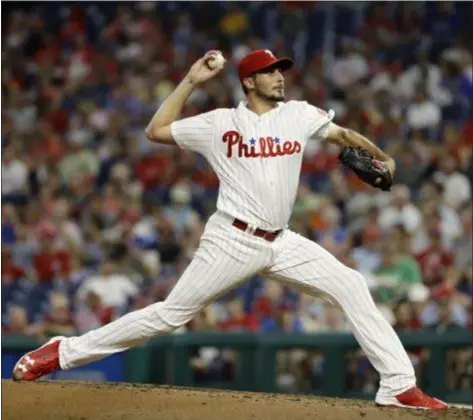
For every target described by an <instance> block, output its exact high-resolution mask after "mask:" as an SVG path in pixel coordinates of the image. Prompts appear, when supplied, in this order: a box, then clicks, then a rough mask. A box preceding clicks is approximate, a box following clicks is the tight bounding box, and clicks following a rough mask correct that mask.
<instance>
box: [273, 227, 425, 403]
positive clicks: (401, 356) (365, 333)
mask: <svg viewBox="0 0 473 420" xmlns="http://www.w3.org/2000/svg"><path fill="white" fill-rule="evenodd" d="M270 276H271V278H273V279H275V280H279V281H283V282H285V283H286V284H291V285H293V286H294V287H295V288H297V289H299V290H301V291H303V292H305V293H308V294H312V295H317V296H322V297H323V298H325V299H326V300H328V301H331V302H332V303H336V304H338V305H339V306H340V307H341V308H342V309H343V311H344V313H345V315H346V317H347V319H348V321H349V323H350V325H351V327H352V331H353V334H354V335H355V337H356V339H357V340H358V343H359V344H360V346H361V348H362V349H363V351H364V352H365V354H366V356H367V357H368V358H369V360H370V361H371V363H372V364H373V366H374V367H375V369H376V370H377V371H378V372H379V373H380V376H381V383H380V389H379V391H378V394H380V395H389V396H393V395H398V394H399V393H402V392H404V391H406V390H408V389H409V388H412V387H413V386H415V382H416V378H415V373H414V368H413V367H412V363H411V361H410V359H409V356H408V355H407V353H406V351H405V350H404V347H403V346H402V343H401V341H400V340H399V337H398V336H397V334H396V333H395V331H394V330H393V329H392V327H391V326H390V325H389V323H388V322H387V321H386V319H385V318H384V316H383V315H382V314H381V312H380V311H379V310H378V308H377V307H376V305H375V303H374V301H373V299H372V297H371V294H370V292H369V290H368V286H367V284H366V281H365V279H364V278H363V276H362V275H361V274H360V273H358V272H356V271H354V270H352V269H350V268H348V267H346V266H345V265H343V264H342V263H341V262H339V261H338V260H337V259H336V258H335V257H334V256H333V255H331V254H330V253H329V252H328V251H326V250H325V249H324V248H322V247H321V246H320V245H317V244H316V243H314V242H312V241H310V240H308V239H306V238H304V237H302V236H300V235H297V234H296V233H294V232H291V231H287V232H285V233H284V236H283V237H282V238H281V241H280V242H279V244H278V250H277V252H276V258H275V260H274V263H273V266H272V267H271V269H270Z"/></svg>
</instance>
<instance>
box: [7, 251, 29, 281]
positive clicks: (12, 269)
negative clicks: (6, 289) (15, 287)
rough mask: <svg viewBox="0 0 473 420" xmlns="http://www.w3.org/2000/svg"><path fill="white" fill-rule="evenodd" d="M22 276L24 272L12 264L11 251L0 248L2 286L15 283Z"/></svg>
mask: <svg viewBox="0 0 473 420" xmlns="http://www.w3.org/2000/svg"><path fill="white" fill-rule="evenodd" d="M24 275H25V272H24V270H23V269H22V268H21V267H18V266H17V265H15V264H14V263H13V261H12V252H11V249H10V248H6V247H2V285H3V284H11V283H15V282H17V281H18V280H19V279H21V278H22V277H23V276H24Z"/></svg>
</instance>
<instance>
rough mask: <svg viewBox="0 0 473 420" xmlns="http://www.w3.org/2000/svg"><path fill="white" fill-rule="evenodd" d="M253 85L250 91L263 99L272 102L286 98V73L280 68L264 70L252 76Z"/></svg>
mask: <svg viewBox="0 0 473 420" xmlns="http://www.w3.org/2000/svg"><path fill="white" fill-rule="evenodd" d="M252 82H253V86H252V88H250V89H249V91H250V92H254V94H255V95H256V96H258V97H260V98H261V99H265V100H267V101H272V102H280V101H283V100H284V75H283V74H282V72H281V70H280V69H278V68H271V67H269V68H268V69H265V70H262V71H260V72H258V73H256V74H255V75H254V76H253V77H252Z"/></svg>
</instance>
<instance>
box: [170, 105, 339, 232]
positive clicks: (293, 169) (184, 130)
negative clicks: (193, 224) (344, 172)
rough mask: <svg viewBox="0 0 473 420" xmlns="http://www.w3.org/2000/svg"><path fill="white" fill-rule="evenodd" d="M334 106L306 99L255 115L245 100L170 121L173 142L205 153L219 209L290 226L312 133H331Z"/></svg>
mask: <svg viewBox="0 0 473 420" xmlns="http://www.w3.org/2000/svg"><path fill="white" fill-rule="evenodd" d="M333 117H334V112H333V111H332V110H331V111H330V112H329V113H327V112H325V111H323V110H320V109H319V108H316V107H315V106H312V105H310V104H308V103H307V102H305V101H304V102H303V101H289V102H280V103H279V104H278V107H276V108H274V109H273V110H271V111H269V112H267V113H265V114H263V115H261V116H260V115H257V114H256V113H254V112H253V111H251V110H249V109H248V108H247V106H246V103H244V102H241V103H240V105H239V106H238V107H237V108H231V109H229V108H220V109H216V110H214V111H210V112H207V113H205V114H200V115H197V116H195V117H190V118H185V119H183V120H180V121H176V122H174V123H172V125H171V132H172V136H173V138H174V140H175V142H176V143H177V144H178V146H179V147H181V148H183V149H189V150H193V151H195V152H198V153H201V154H202V155H204V156H205V157H206V159H207V161H208V162H209V164H210V165H211V167H212V168H213V170H214V171H215V173H216V175H217V177H218V179H219V181H220V189H219V195H218V201H217V209H218V210H220V211H222V212H224V213H227V214H229V215H230V216H232V217H235V218H238V219H240V220H243V221H245V222H247V223H249V224H252V225H254V226H257V227H259V228H261V229H265V230H277V229H281V228H284V227H285V226H287V223H288V221H289V218H290V216H291V212H292V207H293V205H294V200H295V198H296V194H297V188H298V185H299V176H300V170H301V164H302V157H303V153H304V149H305V146H306V144H307V141H308V140H309V139H310V138H313V139H324V138H325V137H326V136H327V133H328V129H329V126H330V122H331V121H332V119H333Z"/></svg>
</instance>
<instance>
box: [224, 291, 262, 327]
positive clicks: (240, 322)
mask: <svg viewBox="0 0 473 420" xmlns="http://www.w3.org/2000/svg"><path fill="white" fill-rule="evenodd" d="M220 328H221V329H222V330H225V331H258V328H259V322H258V319H257V318H256V317H255V316H254V315H250V314H245V312H244V310H243V302H242V300H241V299H239V298H236V299H233V300H232V301H230V302H229V303H228V318H227V319H226V320H225V321H223V322H221V323H220Z"/></svg>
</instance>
